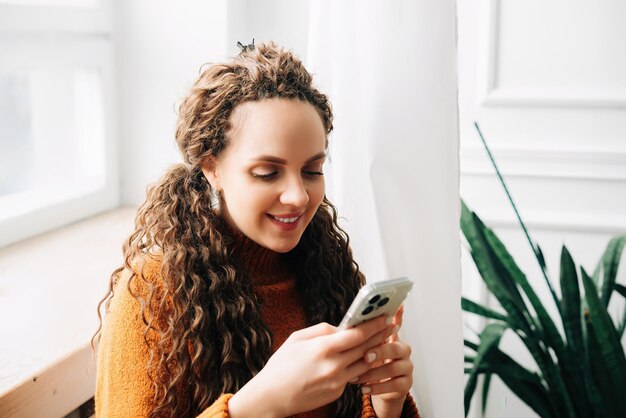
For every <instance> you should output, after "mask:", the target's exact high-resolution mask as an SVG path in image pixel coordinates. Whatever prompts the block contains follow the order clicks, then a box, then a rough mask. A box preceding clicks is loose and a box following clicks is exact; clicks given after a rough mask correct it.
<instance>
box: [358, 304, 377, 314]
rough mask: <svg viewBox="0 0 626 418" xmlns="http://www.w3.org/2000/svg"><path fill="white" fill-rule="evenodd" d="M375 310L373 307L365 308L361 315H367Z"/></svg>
mask: <svg viewBox="0 0 626 418" xmlns="http://www.w3.org/2000/svg"><path fill="white" fill-rule="evenodd" d="M373 310H374V307H373V306H368V307H367V308H365V309H364V310H363V312H361V315H367V314H368V313H370V312H372V311H373Z"/></svg>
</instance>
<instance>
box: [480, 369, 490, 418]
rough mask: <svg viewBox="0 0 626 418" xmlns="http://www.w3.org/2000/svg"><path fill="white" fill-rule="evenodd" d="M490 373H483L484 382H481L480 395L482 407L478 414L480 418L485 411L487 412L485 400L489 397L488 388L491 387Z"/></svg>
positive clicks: (483, 415)
mask: <svg viewBox="0 0 626 418" xmlns="http://www.w3.org/2000/svg"><path fill="white" fill-rule="evenodd" d="M491 376H492V375H491V373H485V380H484V381H483V393H482V399H481V401H482V405H481V408H480V412H481V415H482V417H483V418H484V417H485V411H486V410H487V399H488V397H489V386H491Z"/></svg>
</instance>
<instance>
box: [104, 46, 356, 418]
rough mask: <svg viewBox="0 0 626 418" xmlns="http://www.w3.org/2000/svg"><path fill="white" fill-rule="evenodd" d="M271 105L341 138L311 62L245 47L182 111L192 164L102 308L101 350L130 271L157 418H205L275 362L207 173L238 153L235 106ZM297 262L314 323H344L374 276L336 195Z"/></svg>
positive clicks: (177, 169)
mask: <svg viewBox="0 0 626 418" xmlns="http://www.w3.org/2000/svg"><path fill="white" fill-rule="evenodd" d="M265 98H286V99H297V100H302V101H306V102H308V103H310V104H311V105H312V106H313V107H314V108H315V109H316V110H317V111H318V113H319V115H320V117H321V119H322V122H323V124H324V128H325V130H326V133H327V134H329V133H330V132H331V131H332V129H333V125H332V120H333V116H332V110H331V106H330V103H329V101H328V98H327V97H326V96H325V95H324V94H322V93H320V92H319V91H318V90H317V89H316V88H315V87H314V86H313V85H312V77H311V75H310V74H309V72H308V71H307V70H306V69H305V68H304V66H303V64H302V62H301V61H300V60H299V59H298V58H296V57H295V56H294V55H293V54H292V53H291V52H289V51H286V50H284V49H282V48H279V47H278V46H277V45H275V44H274V43H269V44H262V45H258V46H256V48H254V49H244V50H243V51H242V52H241V53H240V54H239V55H238V56H236V57H234V58H233V59H232V60H231V61H230V62H228V63H220V64H214V65H212V66H210V67H209V68H207V69H206V70H205V71H204V72H202V73H201V74H200V76H199V78H198V79H197V81H196V82H195V84H194V85H193V87H192V89H191V92H190V93H189V94H188V95H187V96H186V97H185V98H184V100H183V101H182V103H181V105H180V109H179V119H178V123H177V127H176V142H177V144H178V147H179V149H180V152H181V154H182V157H183V160H184V163H181V164H178V165H176V166H174V167H172V168H171V169H170V170H169V171H168V172H167V173H166V174H165V175H164V176H163V177H162V178H161V179H160V181H159V182H157V183H156V184H155V185H153V186H151V187H150V188H149V190H148V193H147V198H146V201H145V202H144V203H143V204H142V205H141V207H140V208H139V210H138V213H137V217H136V219H135V229H134V232H133V233H132V234H131V235H130V237H129V238H128V239H127V241H126V242H125V243H124V246H123V252H124V265H123V266H121V267H119V268H118V269H116V270H115V271H114V272H113V273H112V275H111V278H110V280H109V291H108V293H107V295H106V296H105V297H104V298H103V299H102V300H101V301H100V303H99V304H98V317H99V318H100V327H99V328H98V330H97V331H96V333H95V335H94V336H93V338H92V347H93V346H94V341H96V339H97V340H98V341H99V338H100V334H101V329H102V316H101V315H100V309H101V306H102V304H103V303H105V302H106V304H105V310H106V311H108V309H109V304H110V301H111V298H112V297H113V291H114V288H115V285H116V282H117V278H118V276H119V275H120V273H121V272H122V270H124V269H125V268H126V269H128V270H130V271H131V272H132V276H131V277H130V279H129V282H128V284H127V288H128V290H129V292H130V293H131V294H132V296H133V297H134V298H135V299H137V300H138V301H139V303H140V305H141V313H142V318H143V322H144V324H145V326H146V328H145V332H144V340H145V342H146V344H147V345H148V347H149V351H150V360H149V362H148V365H147V370H148V374H149V376H150V379H151V381H152V386H153V389H154V399H153V400H154V404H155V407H154V410H153V411H152V413H151V416H152V417H162V416H164V417H174V416H175V417H186V416H195V415H197V414H198V413H200V412H201V411H202V410H204V409H206V408H207V407H208V406H210V405H211V404H212V403H213V402H214V401H215V400H216V399H217V398H218V397H219V396H220V394H222V393H234V392H236V391H237V390H239V389H240V388H241V387H242V386H243V385H244V384H245V383H246V382H248V381H249V380H250V379H251V378H252V377H253V376H255V375H256V374H257V373H258V372H259V371H260V370H261V369H262V368H263V366H264V365H265V364H266V362H267V360H268V359H269V357H270V356H271V354H272V335H271V332H270V330H269V329H268V327H267V326H266V325H265V324H264V323H263V321H262V319H261V314H260V302H259V300H258V299H257V297H256V296H255V294H254V293H253V292H252V286H251V284H250V280H249V278H248V277H247V276H246V272H245V271H244V269H243V268H241V266H240V265H238V261H237V259H236V257H235V256H234V255H233V254H232V253H231V251H230V248H231V246H230V245H229V244H230V243H231V242H232V236H231V235H232V234H229V229H228V227H227V225H226V222H225V221H224V220H223V219H222V218H221V217H220V216H219V215H218V214H216V213H215V211H213V210H212V208H211V196H212V193H213V191H212V189H211V185H210V184H209V182H208V181H207V179H206V178H205V177H204V175H203V173H202V170H201V166H202V162H203V161H204V160H205V159H206V158H207V157H209V156H213V157H219V155H220V154H221V153H222V152H223V151H224V150H225V149H226V147H227V146H228V141H229V133H230V129H231V128H232V126H231V118H230V116H231V113H232V111H233V109H235V107H236V106H238V105H240V104H242V103H244V102H248V101H259V100H263V99H265ZM153 257H157V258H158V259H159V261H160V271H159V272H158V275H159V277H160V280H159V283H154V281H153V280H151V279H150V278H149V277H145V276H146V275H144V273H143V269H142V268H137V260H143V261H142V262H143V263H145V260H146V258H153ZM288 257H289V264H290V265H292V266H293V268H294V269H295V271H296V275H297V286H298V289H299V291H300V292H301V294H302V296H303V300H304V301H305V306H304V310H305V313H306V317H307V321H308V322H309V324H315V323H318V322H323V321H325V322H328V323H330V324H334V325H337V324H338V323H339V321H340V320H341V317H342V315H343V313H344V312H345V311H346V310H347V308H348V305H349V303H350V302H351V301H352V299H353V298H354V296H355V295H356V293H357V291H358V289H359V288H360V287H361V286H362V285H363V283H364V277H363V274H362V273H361V272H360V271H359V268H358V265H357V264H356V262H355V261H354V259H353V257H352V253H351V250H350V246H349V239H348V236H347V234H346V233H345V232H344V231H343V230H342V229H341V228H340V227H339V225H338V223H337V211H336V209H335V207H334V206H333V205H332V204H331V203H330V202H329V201H328V200H327V199H326V198H324V199H323V202H322V204H321V205H320V207H319V208H318V210H317V212H316V214H315V215H314V217H313V219H312V221H311V222H310V224H309V225H308V226H307V229H306V230H305V232H304V234H303V236H302V238H301V240H300V242H299V243H298V245H297V246H296V247H295V248H294V249H293V250H292V251H290V252H289V253H288ZM133 282H136V283H135V285H134V286H133ZM137 284H142V285H145V287H146V288H148V289H149V291H148V292H147V294H141V292H137V291H136V288H137ZM164 312H167V318H165V319H163V318H162V317H163V315H164ZM159 317H161V318H162V320H161V321H159V320H158V318H159ZM151 333H152V334H151ZM148 335H156V336H157V337H156V338H148ZM156 376H158V378H157V377H156ZM361 406H362V402H361V396H360V389H359V388H358V387H357V386H354V385H348V386H347V387H346V389H345V390H344V393H343V394H342V396H341V397H340V398H339V399H338V400H337V401H336V402H335V413H336V415H338V416H360V410H361Z"/></svg>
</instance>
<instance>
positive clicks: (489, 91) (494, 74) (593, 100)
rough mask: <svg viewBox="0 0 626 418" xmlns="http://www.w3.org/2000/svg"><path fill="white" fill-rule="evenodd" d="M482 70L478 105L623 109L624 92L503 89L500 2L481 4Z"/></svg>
mask: <svg viewBox="0 0 626 418" xmlns="http://www.w3.org/2000/svg"><path fill="white" fill-rule="evenodd" d="M482 7H483V12H482V19H483V25H482V27H483V28H484V30H483V33H482V41H481V45H482V48H481V49H482V51H483V52H482V54H481V55H482V56H481V57H480V60H481V61H482V67H481V68H480V69H479V71H478V74H480V75H479V83H478V84H479V89H478V95H479V103H480V105H482V106H485V107H558V108H618V109H623V108H626V90H621V91H617V92H615V91H609V90H601V89H593V88H592V89H557V90H553V91H545V90H539V89H526V88H524V89H523V88H516V87H507V86H502V85H500V83H499V68H498V62H499V60H498V59H499V51H500V28H501V16H502V14H501V12H502V2H501V1H500V0H489V1H487V2H485V3H483V5H482Z"/></svg>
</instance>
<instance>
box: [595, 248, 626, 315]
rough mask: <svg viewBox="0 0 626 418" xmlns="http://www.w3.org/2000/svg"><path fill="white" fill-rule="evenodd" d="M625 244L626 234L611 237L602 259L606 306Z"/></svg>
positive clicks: (603, 295) (603, 289)
mask: <svg viewBox="0 0 626 418" xmlns="http://www.w3.org/2000/svg"><path fill="white" fill-rule="evenodd" d="M625 244H626V236H622V237H615V238H613V239H611V241H610V242H609V244H608V245H607V247H606V251H605V252H604V255H603V256H602V259H601V261H600V262H601V263H602V265H603V275H602V276H603V280H602V303H603V304H604V306H609V301H610V300H611V295H612V294H613V290H614V288H615V279H616V277H617V269H618V267H619V262H620V259H621V258H622V252H623V250H624V245H625Z"/></svg>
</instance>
